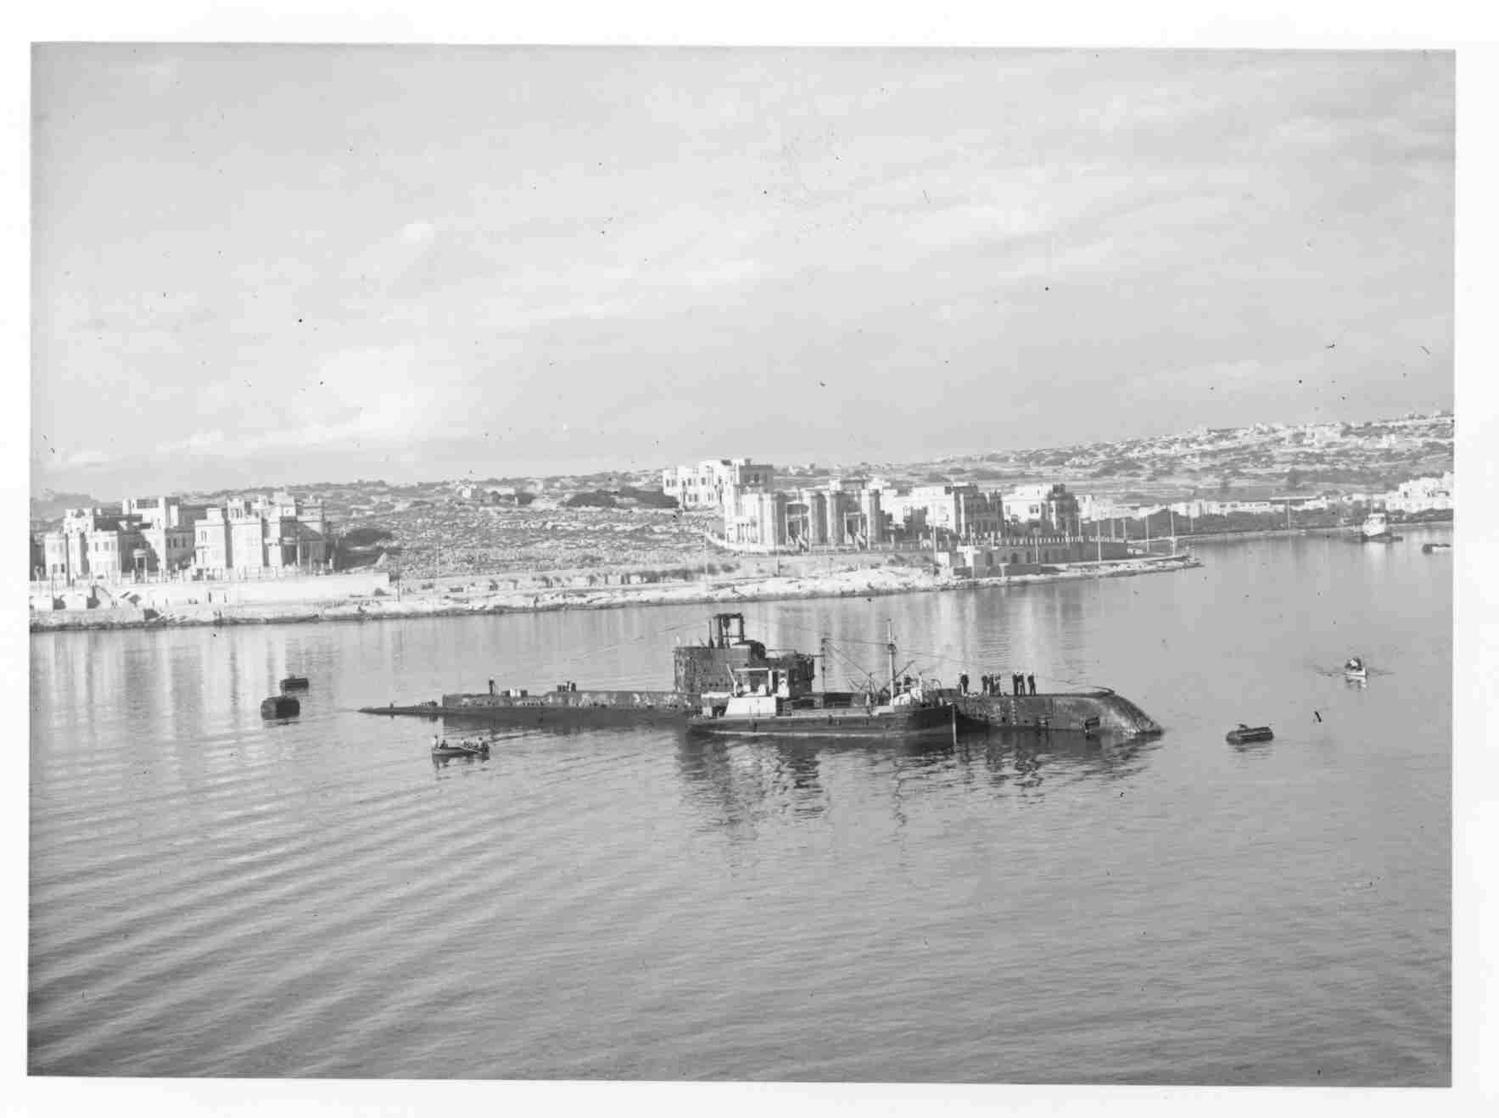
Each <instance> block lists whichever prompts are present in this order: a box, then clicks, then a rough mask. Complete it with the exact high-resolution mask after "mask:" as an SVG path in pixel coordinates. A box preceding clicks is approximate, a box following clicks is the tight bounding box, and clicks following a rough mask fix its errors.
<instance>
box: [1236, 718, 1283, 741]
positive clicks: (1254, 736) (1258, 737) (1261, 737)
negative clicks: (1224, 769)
mask: <svg viewBox="0 0 1499 1118" xmlns="http://www.w3.org/2000/svg"><path fill="white" fill-rule="evenodd" d="M1273 737H1275V734H1274V732H1273V731H1272V730H1271V729H1270V727H1269V726H1246V725H1244V723H1242V722H1240V723H1239V728H1238V729H1237V730H1230V731H1229V732H1228V734H1227V740H1228V741H1229V742H1231V743H1233V744H1234V745H1242V744H1243V743H1244V742H1250V741H1269V740H1270V739H1272V738H1273Z"/></svg>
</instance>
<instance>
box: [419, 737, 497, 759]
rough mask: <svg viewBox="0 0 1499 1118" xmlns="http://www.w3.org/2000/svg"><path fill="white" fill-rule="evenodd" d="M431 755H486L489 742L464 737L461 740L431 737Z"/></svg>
mask: <svg viewBox="0 0 1499 1118" xmlns="http://www.w3.org/2000/svg"><path fill="white" fill-rule="evenodd" d="M432 756H434V757H488V756H489V742H487V741H483V740H473V739H468V738H465V739H464V740H462V741H448V740H447V739H446V738H442V739H438V738H433V739H432Z"/></svg>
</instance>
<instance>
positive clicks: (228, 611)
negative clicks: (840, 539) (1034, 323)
mask: <svg viewBox="0 0 1499 1118" xmlns="http://www.w3.org/2000/svg"><path fill="white" fill-rule="evenodd" d="M1196 565H1198V564H1197V561H1196V560H1195V559H1193V558H1192V557H1191V556H1188V555H1177V556H1141V557H1136V558H1132V559H1126V560H1117V561H1112V562H1109V561H1106V562H1103V563H1073V564H1067V565H1065V566H1057V567H1054V568H1049V569H1047V570H1044V571H1040V572H1033V573H1026V574H1017V575H1010V576H1008V577H988V578H969V577H964V576H962V575H955V574H952V573H950V572H943V573H937V572H934V571H933V570H932V569H930V568H920V567H913V566H882V567H845V568H842V569H836V568H835V569H829V570H809V569H807V566H806V565H802V566H801V567H800V568H797V567H795V566H794V565H793V564H791V563H789V562H788V563H787V564H786V567H787V570H786V571H785V572H784V573H771V571H770V570H765V571H763V572H753V573H749V574H740V575H737V576H733V577H730V576H707V575H704V576H702V577H697V578H687V579H674V580H661V581H652V582H645V581H639V582H625V583H617V582H616V583H611V584H607V585H605V584H599V583H598V581H597V580H596V579H595V580H593V584H592V585H590V582H589V579H588V577H587V576H582V575H573V576H571V577H559V576H536V577H534V578H530V579H515V578H490V577H485V576H472V575H465V576H450V577H437V578H431V579H426V580H421V581H419V582H407V581H402V582H392V580H391V579H390V577H389V576H388V575H387V574H386V573H385V572H383V571H379V572H376V571H366V572H357V571H356V572H348V573H344V574H335V575H321V576H317V577H307V578H280V579H267V580H260V581H257V580H248V581H230V582H178V583H173V582H167V583H142V584H130V583H126V584H123V585H120V586H113V587H110V586H105V585H102V584H101V585H99V586H97V587H82V586H80V587H76V588H73V589H72V590H70V591H69V592H68V596H67V597H65V598H59V597H56V596H54V595H52V594H51V593H48V592H46V591H43V592H41V593H38V592H36V590H35V588H34V590H33V596H32V610H31V630H32V631H33V632H44V631H50V630H58V629H117V628H151V627H162V626H180V625H236V624H267V623H276V622H312V621H372V620H379V619H382V618H401V617H432V616H444V615H464V614H472V613H521V612H539V611H545V610H563V609H612V608H618V607H622V606H630V605H664V604H688V603H699V602H700V603H734V602H755V601H773V600H781V599H794V598H843V597H855V596H865V597H874V596H877V595H886V594H905V593H912V592H917V591H939V590H958V589H961V588H964V587H975V586H993V585H1008V584H1025V583H1032V582H1050V581H1057V580H1067V579H1085V578H1100V577H1120V576H1126V575H1137V574H1149V573H1156V572H1164V571H1172V570H1181V569H1183V568H1185V567H1190V566H1196ZM43 585H45V584H43ZM89 601H92V602H94V605H92V606H89V605H87V604H86V603H87V602H89ZM58 602H67V603H71V606H64V607H63V608H56V606H57V603H58ZM43 603H48V604H50V606H51V607H52V608H39V607H41V606H42V605H43Z"/></svg>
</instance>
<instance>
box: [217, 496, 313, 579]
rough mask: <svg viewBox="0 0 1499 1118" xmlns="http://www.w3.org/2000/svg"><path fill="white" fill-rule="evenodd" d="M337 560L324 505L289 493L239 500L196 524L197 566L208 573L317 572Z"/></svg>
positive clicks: (227, 503)
mask: <svg viewBox="0 0 1499 1118" xmlns="http://www.w3.org/2000/svg"><path fill="white" fill-rule="evenodd" d="M331 557H332V547H331V540H330V529H329V525H328V521H327V517H326V516H325V514H324V511H323V505H322V502H320V501H317V502H303V501H302V500H301V499H300V498H296V497H293V496H291V495H290V494H288V493H277V494H275V495H273V496H271V497H255V498H251V499H248V500H247V499H246V498H243V497H235V498H233V499H231V500H229V501H227V502H225V503H224V504H223V505H218V506H213V507H210V508H209V509H208V510H207V515H206V516H204V518H203V519H202V520H200V521H198V522H197V523H196V524H194V526H193V566H194V567H196V568H197V569H198V570H200V571H203V572H205V573H208V574H225V573H228V572H231V571H233V572H238V573H250V572H262V571H267V570H283V569H289V568H290V569H303V570H306V569H314V568H318V567H324V566H326V565H327V564H328V562H329V560H330V559H331Z"/></svg>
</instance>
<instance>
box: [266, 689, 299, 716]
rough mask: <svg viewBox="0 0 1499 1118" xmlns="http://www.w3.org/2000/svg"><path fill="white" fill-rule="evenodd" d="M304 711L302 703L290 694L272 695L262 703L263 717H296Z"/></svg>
mask: <svg viewBox="0 0 1499 1118" xmlns="http://www.w3.org/2000/svg"><path fill="white" fill-rule="evenodd" d="M301 713H302V704H301V703H299V702H297V700H296V699H293V698H292V697H291V696H289V695H272V696H271V697H270V698H269V699H264V700H262V701H261V704H260V717H262V718H295V717H296V716H297V715H299V714H301Z"/></svg>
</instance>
